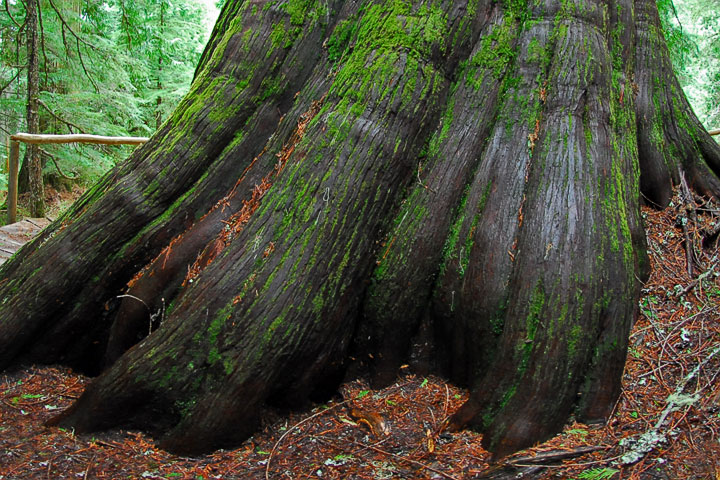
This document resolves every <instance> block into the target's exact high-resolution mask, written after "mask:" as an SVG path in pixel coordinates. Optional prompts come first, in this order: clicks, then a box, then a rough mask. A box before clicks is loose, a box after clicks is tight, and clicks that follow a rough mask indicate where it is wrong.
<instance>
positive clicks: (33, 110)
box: [24, 0, 45, 218]
mask: <svg viewBox="0 0 720 480" xmlns="http://www.w3.org/2000/svg"><path fill="white" fill-rule="evenodd" d="M25 8H26V20H25V22H26V26H25V29H26V41H27V62H28V63H27V82H28V94H27V117H26V118H27V129H28V133H30V134H38V133H40V112H39V104H38V97H39V95H40V63H39V54H40V50H39V40H38V8H39V6H38V0H27V2H26V4H25ZM24 164H25V168H24V170H25V171H26V175H27V191H29V192H30V205H29V210H30V215H31V216H32V217H35V218H39V217H44V216H45V189H44V186H43V177H42V160H41V158H40V149H39V148H38V146H37V145H27V147H26V150H25V161H24Z"/></svg>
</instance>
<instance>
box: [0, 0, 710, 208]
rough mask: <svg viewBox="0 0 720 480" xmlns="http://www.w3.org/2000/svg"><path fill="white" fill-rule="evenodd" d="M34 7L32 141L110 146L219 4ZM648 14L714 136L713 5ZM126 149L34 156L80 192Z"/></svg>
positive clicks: (7, 66)
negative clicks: (47, 137)
mask: <svg viewBox="0 0 720 480" xmlns="http://www.w3.org/2000/svg"><path fill="white" fill-rule="evenodd" d="M35 1H38V36H39V50H40V53H39V62H38V63H39V68H38V70H39V72H38V73H39V80H40V91H39V115H40V132H41V133H54V134H66V133H87V134H96V135H117V136H150V135H152V133H153V132H154V131H155V129H156V128H157V127H159V126H160V124H161V123H162V122H163V120H164V119H165V118H167V117H168V115H169V113H170V112H171V111H172V109H173V108H174V107H175V105H177V103H178V101H179V100H180V99H181V98H182V96H183V95H184V94H185V93H186V92H187V90H188V88H189V86H190V81H191V80H192V76H193V72H194V68H195V64H196V62H197V61H198V59H199V56H200V54H201V52H202V49H203V47H204V44H205V42H206V40H207V37H208V34H209V31H210V29H211V28H212V25H213V23H214V21H215V18H216V16H217V13H218V8H219V7H221V4H222V3H223V0H220V1H215V0H172V1H170V0H139V1H133V2H130V1H127V0H110V1H96V0H35ZM27 4H28V2H26V1H23V0H2V6H1V8H0V141H1V142H2V144H3V145H5V146H6V147H5V148H2V149H0V192H2V191H4V190H6V189H7V157H8V148H7V145H8V137H9V135H10V134H13V133H17V132H23V131H27V120H26V118H27V117H26V110H27V99H28V92H27V78H28V72H27V65H28V62H27V48H26V47H27V28H26V27H27V25H26V5H27ZM658 6H659V7H660V12H661V15H662V20H663V26H664V30H665V36H666V38H667V39H668V45H669V47H670V49H671V56H672V59H673V62H674V64H675V69H676V71H677V73H678V77H679V79H680V81H681V83H682V85H683V87H684V89H685V92H686V94H687V96H688V98H689V100H690V103H691V104H692V105H693V107H694V109H695V111H696V113H697V114H698V117H699V118H700V120H701V121H702V122H703V124H704V125H705V126H706V128H708V129H712V128H717V127H718V126H720V8H718V7H720V0H675V1H672V0H658ZM22 148H24V145H23V146H22ZM132 148H133V147H128V146H125V147H123V146H113V147H110V146H100V145H78V144H72V145H47V146H44V147H43V149H42V151H41V156H42V161H43V165H44V178H45V183H49V184H52V185H53V186H55V187H56V188H60V187H64V188H70V187H71V186H72V184H78V185H80V186H87V185H89V184H91V183H93V182H94V181H96V180H97V179H98V178H99V177H100V176H101V175H102V174H103V173H104V172H105V171H106V170H107V169H109V168H110V167H111V166H113V165H114V164H115V163H116V162H118V161H120V160H122V159H123V158H125V157H126V156H127V155H128V153H129V151H130V150H131V149H132ZM71 179H72V180H71ZM20 188H21V192H22V191H23V190H24V185H23V184H22V173H21V186H20ZM3 197H4V194H1V195H0V199H1V198H3Z"/></svg>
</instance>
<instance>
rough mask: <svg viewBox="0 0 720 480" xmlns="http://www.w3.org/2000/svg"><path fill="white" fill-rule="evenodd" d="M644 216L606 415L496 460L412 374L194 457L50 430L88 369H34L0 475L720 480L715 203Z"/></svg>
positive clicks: (8, 379)
mask: <svg viewBox="0 0 720 480" xmlns="http://www.w3.org/2000/svg"><path fill="white" fill-rule="evenodd" d="M643 218H644V221H645V224H646V228H647V232H648V235H647V237H648V251H649V252H650V258H651V262H652V275H651V277H650V279H649V281H648V282H647V284H646V285H645V287H644V289H643V296H642V298H641V300H640V303H639V308H640V317H639V319H638V321H637V323H636V325H635V326H634V328H633V331H632V334H631V337H630V349H629V353H628V357H627V364H626V370H625V374H624V377H623V392H622V395H621V398H620V399H619V401H618V402H617V405H616V407H615V410H614V413H613V415H612V417H611V418H610V420H609V422H608V423H607V425H583V424H579V423H571V424H568V425H567V426H566V427H565V429H564V431H563V432H562V433H560V434H559V435H557V436H556V437H554V438H553V439H551V440H549V441H547V442H545V443H543V444H541V445H537V446H536V447H534V448H532V449H529V450H526V451H523V452H519V453H517V454H516V455H514V456H512V457H510V458H506V459H503V460H501V461H500V462H498V463H494V464H493V463H490V455H489V454H488V452H486V451H485V450H483V449H482V447H481V446H480V440H481V435H479V434H477V433H474V432H471V431H462V432H459V433H452V434H449V433H444V432H442V431H439V430H440V429H439V426H440V425H441V424H442V423H443V421H444V420H445V419H446V418H447V417H448V416H449V415H451V414H452V413H453V412H454V411H456V410H457V409H458V408H459V406H460V405H461V404H462V403H463V401H464V400H465V399H466V397H467V393H466V392H465V391H463V390H461V389H458V388H456V387H454V386H453V385H451V384H448V383H446V382H444V381H443V380H441V379H439V378H422V377H417V376H413V375H406V376H402V377H401V378H399V379H398V381H397V382H396V383H395V384H394V385H392V386H390V387H388V388H385V389H383V390H371V389H370V388H369V387H368V386H367V385H366V384H365V383H363V382H362V381H355V382H352V383H348V384H344V385H343V386H342V388H341V394H339V395H338V396H337V397H336V398H334V399H332V400H330V401H329V402H327V403H326V404H323V405H317V406H316V407H315V408H314V409H312V410H311V411H305V412H294V413H286V414H284V415H283V414H280V413H277V412H274V413H271V412H269V413H268V415H267V418H265V419H264V423H263V428H262V430H261V431H260V432H259V433H257V434H256V435H255V436H254V437H252V438H251V439H249V440H248V441H246V442H245V443H244V444H243V445H241V446H240V447H239V448H237V449H235V450H227V451H218V452H215V453H214V454H212V455H207V456H202V457H197V458H186V457H178V456H174V455H171V454H169V453H167V452H164V451H162V450H160V449H158V448H157V447H156V446H155V445H154V443H153V440H152V439H151V438H149V437H147V436H145V435H143V434H140V433H136V432H126V431H112V432H103V433H97V434H94V435H75V434H74V433H73V431H71V430H64V429H59V428H46V427H44V426H43V423H44V422H45V421H46V420H47V419H48V418H50V417H52V416H53V415H55V414H56V412H57V411H58V410H61V409H63V408H65V407H67V406H68V405H70V403H71V402H72V401H73V400H74V399H76V398H77V397H78V396H79V395H80V394H81V393H82V391H83V389H84V388H85V386H86V385H87V384H88V382H89V381H90V379H88V378H86V377H82V376H79V375H76V374H74V373H73V372H71V371H69V370H67V369H64V368H53V367H42V368H41V367H36V368H35V367H34V368H28V369H25V370H22V371H17V372H14V373H11V374H6V375H3V376H0V479H2V480H5V479H34V478H38V479H40V478H49V479H58V478H63V479H65V478H74V479H92V478H112V479H121V478H123V479H124V478H132V479H141V478H147V479H215V478H224V479H341V478H342V479H347V478H352V479H390V478H406V479H458V480H459V479H464V478H533V479H551V478H563V479H609V478H612V479H676V478H678V479H680V478H681V479H714V480H719V479H720V380H718V376H719V375H720V312H719V307H720V281H719V280H718V277H719V276H720V263H719V262H718V255H720V251H719V250H718V233H717V232H718V231H720V207H718V206H717V205H712V204H709V203H707V202H705V201H703V200H702V199H699V198H697V197H695V199H694V200H692V199H690V200H684V199H682V198H681V196H679V195H678V196H676V197H675V198H674V199H673V203H672V204H671V206H670V207H669V208H667V209H665V210H664V211H654V210H650V209H643ZM686 247H687V248H686ZM688 259H690V260H689V261H690V265H691V267H690V268H689V267H688Z"/></svg>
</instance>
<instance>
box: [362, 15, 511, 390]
mask: <svg viewBox="0 0 720 480" xmlns="http://www.w3.org/2000/svg"><path fill="white" fill-rule="evenodd" d="M503 13H504V12H503V10H502V9H501V8H499V6H498V5H493V4H490V3H481V4H480V5H478V11H477V12H473V21H472V28H473V29H472V31H471V32H470V35H469V36H468V37H469V38H468V40H467V41H466V42H467V43H470V44H474V47H473V48H472V49H470V48H468V47H467V46H466V45H465V43H466V42H463V43H460V44H459V45H457V46H453V48H454V49H455V50H457V51H462V50H463V49H467V50H468V51H469V55H468V56H467V57H466V58H464V59H463V60H464V62H465V66H464V67H463V68H460V69H459V71H458V73H457V74H456V76H455V79H454V85H453V87H452V93H451V94H450V97H449V99H448V101H447V105H446V109H445V112H444V114H443V116H442V118H441V121H440V123H439V124H438V126H437V128H436V130H435V132H434V133H433V136H432V137H431V138H430V140H429V142H428V145H427V147H426V150H427V153H426V154H425V156H423V157H422V158H421V159H420V160H419V162H418V166H417V175H416V178H415V179H414V180H415V182H414V184H413V187H412V190H411V191H410V194H409V195H408V196H407V198H406V199H405V200H404V202H403V204H402V206H401V209H400V212H399V213H398V215H397V217H396V219H395V221H394V223H395V226H394V227H393V229H392V230H391V231H390V232H389V233H388V234H387V235H386V236H385V239H384V243H383V244H382V246H381V249H380V252H379V253H378V258H377V261H376V263H377V267H376V268H375V271H374V273H373V277H372V283H371V286H370V289H369V292H368V295H367V300H366V302H365V305H364V319H363V323H362V324H361V327H360V328H361V330H360V332H359V333H358V335H357V337H358V342H359V344H360V345H359V346H358V347H356V350H358V351H360V352H363V353H362V354H361V355H360V354H359V355H357V356H358V357H360V358H361V360H362V361H365V360H366V359H367V361H368V363H370V368H371V369H372V372H373V377H374V380H375V382H376V383H377V384H380V385H383V384H388V383H390V382H392V381H393V380H394V379H395V376H396V375H397V372H398V371H399V370H398V369H399V367H400V366H401V365H402V364H403V363H405V362H406V361H407V357H408V354H409V351H410V348H411V345H410V343H411V339H413V336H415V335H416V334H418V330H419V328H420V322H421V320H422V319H423V315H422V313H423V312H424V311H425V310H426V309H427V308H428V305H429V302H430V298H431V294H432V287H433V285H434V282H435V279H436V278H437V275H438V273H439V271H440V270H441V268H442V265H443V262H445V261H447V260H446V259H445V258H444V255H445V256H447V252H445V253H444V250H443V246H444V245H445V244H446V242H447V238H448V230H449V229H450V227H451V222H452V220H453V211H454V210H455V209H456V208H457V205H458V203H459V202H460V201H461V197H462V196H463V195H467V188H469V187H468V182H469V181H470V178H471V177H472V175H473V174H474V172H475V170H476V169H477V168H478V163H479V152H480V151H482V149H483V145H484V144H485V143H486V142H487V138H488V134H489V132H490V131H491V129H492V126H493V125H494V122H495V118H496V116H497V107H496V105H497V103H498V97H499V95H500V93H501V89H502V85H501V81H500V80H501V79H502V76H503V74H504V73H505V70H506V63H507V61H509V58H508V59H506V61H505V62H503V61H500V62H498V64H489V62H488V59H489V58H490V57H492V56H494V54H495V50H496V49H500V48H502V49H504V50H503V52H502V54H503V55H507V56H510V55H511V54H512V53H511V52H512V50H513V48H514V45H513V41H514V35H513V34H514V33H515V32H514V29H515V28H516V25H514V24H512V25H511V24H510V23H512V20H508V19H505V18H503ZM487 37H491V38H494V39H493V40H492V41H488V39H487ZM451 38H453V37H451ZM451 235H452V234H451ZM450 351H451V352H452V353H451V354H452V355H453V356H457V357H460V356H462V354H463V353H464V349H463V348H462V346H461V345H452V346H451V347H450ZM438 356H442V354H439V353H438ZM436 362H437V359H436ZM442 363H444V362H442ZM428 367H429V366H428Z"/></svg>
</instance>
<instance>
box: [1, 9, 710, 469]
mask: <svg viewBox="0 0 720 480" xmlns="http://www.w3.org/2000/svg"><path fill="white" fill-rule="evenodd" d="M669 65H670V64H669V61H668V58H667V51H666V49H664V43H663V40H662V37H661V36H660V33H659V22H658V18H657V12H656V8H655V5H654V2H652V1H650V0H638V1H635V2H634V1H631V0H617V1H611V2H600V1H587V2H581V1H569V2H560V3H558V2H552V1H549V0H547V1H533V2H521V1H511V0H507V1H504V2H489V1H488V2H484V1H480V2H462V1H451V0H443V1H440V0H437V1H433V0H427V1H419V2H412V3H410V2H404V1H399V0H394V1H366V2H317V1H300V0H287V1H284V2H277V3H276V2H263V1H253V2H243V1H240V0H236V1H232V0H231V1H229V2H227V3H226V5H225V7H224V9H223V12H222V14H221V17H220V19H219V20H218V23H217V25H216V27H215V30H214V32H213V34H212V37H211V39H210V41H209V44H208V47H207V48H206V50H205V53H204V54H203V57H202V59H201V62H200V65H199V67H198V70H197V72H196V78H195V81H194V84H193V87H192V90H191V92H190V94H189V95H188V96H187V97H186V99H185V100H184V101H183V102H182V104H181V105H180V107H179V108H178V109H177V111H176V112H175V113H174V114H173V115H172V117H171V118H169V119H168V120H167V121H166V123H165V124H164V125H163V127H162V128H161V129H160V131H159V132H158V133H157V134H156V135H155V136H154V137H153V139H151V141H150V142H148V144H146V145H145V146H143V147H142V148H140V149H138V150H137V151H136V152H135V153H134V154H133V155H132V156H131V157H130V159H128V161H127V162H126V163H124V164H122V165H120V166H118V167H117V168H116V169H115V170H114V171H112V172H110V173H109V174H108V175H107V176H106V177H105V178H104V179H103V180H102V181H101V182H100V183H99V184H98V185H97V186H96V187H95V188H94V189H93V190H92V191H90V192H88V193H87V194H86V195H85V196H84V197H83V198H82V199H81V200H80V201H79V202H78V203H77V204H76V205H74V207H73V208H72V209H71V211H70V212H68V213H67V214H66V215H65V216H64V217H63V218H61V219H59V220H58V221H57V222H55V223H54V224H53V225H52V226H51V228H49V229H48V230H46V231H45V232H44V233H43V235H41V236H40V237H39V238H38V239H36V240H35V241H34V242H33V243H32V244H30V245H28V246H27V247H26V248H24V249H23V250H21V252H19V254H18V255H17V256H16V257H15V258H14V259H12V260H11V261H10V262H8V263H7V264H6V265H4V266H3V267H2V270H0V272H2V277H3V278H2V280H0V292H1V293H2V295H1V296H2V298H3V302H2V304H1V305H0V367H2V368H8V367H10V366H13V365H18V364H22V363H27V362H41V363H57V362H59V363H65V364H68V365H72V366H74V367H75V368H80V369H83V370H85V371H89V372H92V373H100V372H101V371H102V374H101V375H100V376H99V377H98V378H97V379H96V380H95V381H94V382H93V383H92V384H91V385H90V386H89V387H88V389H87V390H86V392H85V394H84V395H83V396H82V397H81V398H80V399H79V400H78V401H77V402H76V403H75V404H74V405H73V407H71V409H69V410H68V411H66V412H64V413H63V414H62V415H61V416H59V417H58V418H57V419H56V420H55V422H56V423H60V424H63V425H68V426H73V427H75V428H76V429H77V430H78V431H92V430H98V429H104V428H111V427H114V426H119V425H122V426H126V427H135V428H140V429H142V430H146V431H149V432H151V433H153V434H154V435H156V436H158V437H159V438H160V441H161V445H162V446H164V447H165V448H167V449H170V450H173V451H177V452H183V453H198V452H205V451H209V450H212V449H215V448H220V447H225V446H230V445H236V444H237V443H239V442H241V441H242V440H244V439H245V438H247V437H248V436H249V435H251V434H252V432H253V431H254V429H255V428H256V426H257V422H258V418H259V416H260V411H261V409H262V408H263V407H264V406H266V405H282V406H299V405H302V404H303V403H304V402H306V401H307V400H308V399H309V398H313V396H315V395H318V394H319V395H323V394H327V392H330V391H332V390H333V388H334V387H335V386H336V385H337V383H338V382H339V381H340V380H341V379H342V378H343V376H344V375H357V374H361V373H364V372H368V373H369V374H370V375H371V377H372V378H373V379H374V381H375V382H376V383H378V384H383V383H388V382H390V381H392V380H393V379H394V378H395V375H396V374H397V371H398V368H399V367H400V366H401V365H402V364H404V363H407V362H408V361H410V360H412V364H413V367H414V368H415V369H417V370H418V371H421V372H428V371H432V372H437V373H441V374H443V375H446V376H448V377H449V378H450V379H452V380H453V381H455V382H457V383H459V384H461V385H465V386H468V387H469V388H470V389H471V391H472V394H471V398H470V400H469V401H468V402H467V403H466V405H464V406H463V408H462V409H461V410H460V411H459V412H458V413H457V414H456V415H455V416H454V417H453V418H452V419H451V422H450V424H451V425H450V426H451V427H462V426H465V425H470V426H473V427H475V428H478V429H480V430H481V431H483V432H484V433H485V440H484V442H485V444H486V445H487V446H488V448H490V449H491V450H493V451H494V452H495V453H496V454H497V455H505V454H507V453H510V452H513V451H515V450H518V449H520V448H524V447H526V446H529V445H532V444H533V443H535V442H537V441H540V440H542V439H545V438H547V437H549V436H551V435H552V434H554V433H555V432H557V431H558V430H559V429H560V428H561V427H562V425H563V423H564V422H565V421H566V420H567V418H568V417H569V416H570V415H571V414H573V413H575V414H576V415H577V416H578V417H579V418H580V419H585V420H598V419H604V418H606V417H607V415H608V414H609V413H610V410H611V408H612V405H613V403H614V401H615V399H616V398H617V396H618V395H619V388H620V376H621V373H622V369H623V365H624V360H625V354H626V350H627V334H628V331H629V328H630V326H631V323H632V321H633V319H634V318H635V315H636V300H637V296H638V293H639V288H640V281H641V280H639V279H641V278H642V277H643V276H644V273H645V271H646V268H647V261H646V258H645V246H644V233H643V231H642V226H641V223H640V218H639V203H640V197H641V193H640V192H641V189H642V192H643V193H644V194H645V196H646V197H647V198H648V199H650V201H652V202H655V203H657V204H660V205H662V203H663V201H665V200H664V199H665V195H666V192H667V191H668V189H669V188H670V187H671V185H672V182H673V181H676V179H677V178H679V175H680V173H681V172H686V173H687V177H688V180H689V181H690V182H691V183H692V184H693V185H694V186H695V187H696V188H698V189H699V190H700V191H701V192H703V193H706V194H712V195H716V194H717V193H718V192H719V191H720V189H718V186H719V185H718V180H717V177H716V174H717V173H718V171H719V169H718V166H719V164H718V161H720V149H718V147H717V145H716V144H715V143H714V142H713V141H712V140H711V139H710V138H709V137H708V136H707V135H706V134H705V133H704V132H703V130H702V127H701V126H700V124H699V122H697V119H696V118H695V117H694V115H693V113H692V112H691V110H690V108H689V106H688V104H687V102H686V100H685V99H684V97H683V96H682V93H681V92H680V90H679V87H678V86H677V82H676V80H675V77H674V75H673V73H672V70H671V69H670V68H669ZM668 86H669V87H670V88H668ZM661 147H662V148H661ZM350 358H353V359H354V362H350V360H349V359H350ZM103 369H104V370H103Z"/></svg>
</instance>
